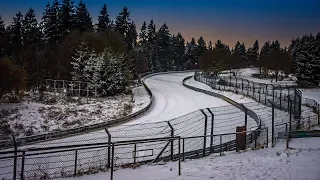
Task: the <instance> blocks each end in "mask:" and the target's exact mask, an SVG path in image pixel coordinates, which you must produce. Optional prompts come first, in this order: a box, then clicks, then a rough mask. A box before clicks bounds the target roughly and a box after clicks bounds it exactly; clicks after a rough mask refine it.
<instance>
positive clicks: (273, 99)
mask: <svg viewBox="0 0 320 180" xmlns="http://www.w3.org/2000/svg"><path fill="white" fill-rule="evenodd" d="M271 86H272V103H273V104H274V86H273V85H272V84H271Z"/></svg>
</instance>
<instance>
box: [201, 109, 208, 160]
mask: <svg viewBox="0 0 320 180" xmlns="http://www.w3.org/2000/svg"><path fill="white" fill-rule="evenodd" d="M200 111H201V113H202V114H203V115H204V137H203V154H202V156H203V157H205V156H206V145H207V137H206V135H207V126H208V115H207V114H206V113H205V112H204V110H203V109H200Z"/></svg>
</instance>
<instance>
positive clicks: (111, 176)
mask: <svg viewBox="0 0 320 180" xmlns="http://www.w3.org/2000/svg"><path fill="white" fill-rule="evenodd" d="M109 146H110V145H109ZM113 159H114V144H113V143H112V153H111V172H110V180H113V166H114V165H113V164H114V163H113Z"/></svg>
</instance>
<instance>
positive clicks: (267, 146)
mask: <svg viewBox="0 0 320 180" xmlns="http://www.w3.org/2000/svg"><path fill="white" fill-rule="evenodd" d="M267 147H269V128H268V127H267Z"/></svg>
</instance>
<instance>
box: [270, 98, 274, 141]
mask: <svg viewBox="0 0 320 180" xmlns="http://www.w3.org/2000/svg"><path fill="white" fill-rule="evenodd" d="M269 102H270V100H269ZM270 103H271V105H272V122H271V133H272V134H271V138H272V139H271V147H273V144H274V104H273V103H272V102H270Z"/></svg>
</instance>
